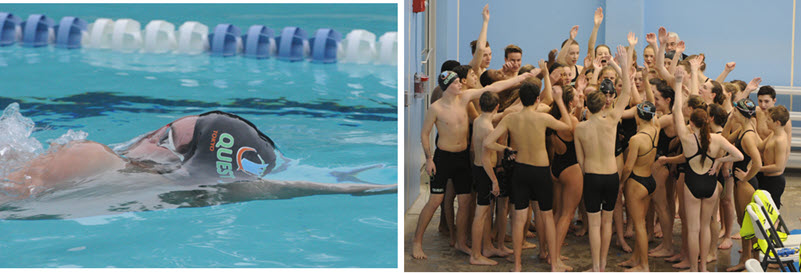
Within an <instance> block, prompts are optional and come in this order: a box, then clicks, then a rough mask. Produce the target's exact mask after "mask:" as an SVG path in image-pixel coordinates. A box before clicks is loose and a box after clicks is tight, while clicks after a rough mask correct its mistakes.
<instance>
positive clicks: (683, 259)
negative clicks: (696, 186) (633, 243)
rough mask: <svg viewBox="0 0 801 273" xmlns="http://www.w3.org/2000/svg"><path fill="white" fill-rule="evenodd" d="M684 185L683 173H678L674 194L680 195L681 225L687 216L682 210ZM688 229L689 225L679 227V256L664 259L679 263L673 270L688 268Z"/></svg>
mask: <svg viewBox="0 0 801 273" xmlns="http://www.w3.org/2000/svg"><path fill="white" fill-rule="evenodd" d="M684 183H685V181H684V173H680V174H679V178H678V179H677V180H676V193H681V194H679V195H678V199H679V206H678V208H679V219H681V222H682V223H686V221H687V214H686V210H685V209H684V206H685V205H686V204H685V203H684V202H685V201H686V200H685V198H684V197H685V195H684V191H685V188H686V187H685V185H684ZM691 196H692V194H691ZM694 209H696V210H697V207H696V208H694ZM688 227H689V224H687V225H685V224H682V225H681V250H680V251H679V254H678V255H674V256H673V257H670V258H668V259H666V261H671V262H679V263H677V264H674V265H673V268H677V269H684V268H689V267H690V262H689V261H688V260H687V256H688V255H689V249H688V248H687V247H688V240H687V233H688V229H687V228H688Z"/></svg>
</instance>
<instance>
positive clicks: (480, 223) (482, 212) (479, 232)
mask: <svg viewBox="0 0 801 273" xmlns="http://www.w3.org/2000/svg"><path fill="white" fill-rule="evenodd" d="M488 210H489V207H488V206H477V207H476V216H475V217H474V218H473V230H472V236H473V248H472V251H471V252H470V264H473V265H496V264H498V262H496V261H493V260H490V259H488V258H487V257H484V256H483V255H481V254H482V250H483V249H482V248H481V247H482V242H483V238H482V237H484V225H485V224H486V223H487V217H488V216H489V212H488Z"/></svg>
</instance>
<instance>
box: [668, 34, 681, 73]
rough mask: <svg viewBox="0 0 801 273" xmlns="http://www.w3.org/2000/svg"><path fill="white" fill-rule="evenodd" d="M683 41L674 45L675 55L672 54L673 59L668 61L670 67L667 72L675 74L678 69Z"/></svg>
mask: <svg viewBox="0 0 801 273" xmlns="http://www.w3.org/2000/svg"><path fill="white" fill-rule="evenodd" d="M684 47H685V45H684V41H679V42H678V43H676V54H673V59H670V67H668V69H669V70H668V71H671V72H672V73H675V72H676V68H678V64H679V58H681V56H682V54H684Z"/></svg>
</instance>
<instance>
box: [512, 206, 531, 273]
mask: <svg viewBox="0 0 801 273" xmlns="http://www.w3.org/2000/svg"><path fill="white" fill-rule="evenodd" d="M526 214H528V208H525V209H515V211H514V212H513V213H512V215H513V217H512V244H513V246H512V247H513V248H514V257H515V267H514V269H513V270H512V271H514V272H520V271H522V270H523V263H522V260H521V258H522V257H521V256H522V253H523V240H525V238H524V236H523V235H524V234H523V228H524V226H525V222H526V221H527V220H526V219H527V218H528V217H527V216H526Z"/></svg>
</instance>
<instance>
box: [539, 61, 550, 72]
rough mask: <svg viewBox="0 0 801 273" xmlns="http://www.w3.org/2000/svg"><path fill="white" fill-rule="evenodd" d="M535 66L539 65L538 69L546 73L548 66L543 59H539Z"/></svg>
mask: <svg viewBox="0 0 801 273" xmlns="http://www.w3.org/2000/svg"><path fill="white" fill-rule="evenodd" d="M537 65H539V66H540V69H542V70H545V71H548V64H547V63H545V60H543V59H540V61H539V62H537Z"/></svg>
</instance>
